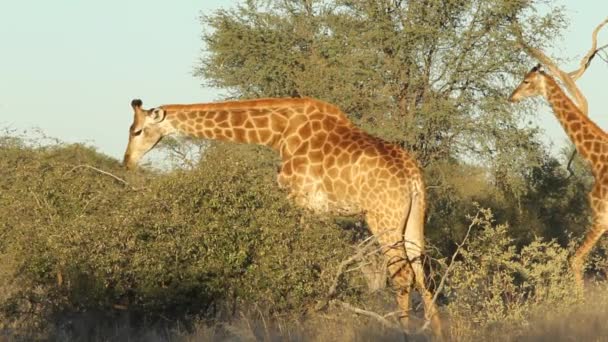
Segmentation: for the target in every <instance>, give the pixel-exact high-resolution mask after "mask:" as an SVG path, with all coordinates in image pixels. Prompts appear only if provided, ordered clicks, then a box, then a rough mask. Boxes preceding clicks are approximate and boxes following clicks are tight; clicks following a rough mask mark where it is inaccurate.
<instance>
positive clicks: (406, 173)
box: [124, 98, 441, 336]
mask: <svg viewBox="0 0 608 342" xmlns="http://www.w3.org/2000/svg"><path fill="white" fill-rule="evenodd" d="M131 106H132V108H133V110H134V121H133V124H132V125H131V127H130V129H129V143H128V145H127V149H126V151H125V156H124V164H125V166H126V167H127V168H128V169H132V168H134V167H135V166H136V165H137V163H138V161H139V160H140V158H141V157H142V156H143V155H144V154H145V153H146V152H148V151H149V150H151V149H152V148H153V147H154V146H155V145H156V144H157V143H158V141H159V140H160V139H161V138H162V137H164V136H167V135H170V134H184V135H188V136H193V137H198V138H206V139H216V140H223V141H232V142H238V143H250V144H260V145H265V146H268V147H270V148H272V149H273V150H275V151H277V152H278V154H279V156H280V158H281V166H280V170H279V173H278V176H277V182H278V184H279V186H280V187H282V188H285V189H287V191H288V192H289V197H291V198H293V200H294V201H295V202H296V204H298V205H300V206H302V207H305V208H308V209H310V210H311V211H313V212H315V213H336V214H347V215H357V214H362V215H364V217H365V220H366V221H367V224H368V226H369V229H370V231H371V233H372V234H374V236H375V237H376V238H377V240H378V241H379V243H380V245H381V250H382V252H383V253H384V255H385V258H387V261H388V270H389V273H390V274H389V275H390V278H391V281H392V284H393V287H394V288H395V290H396V292H397V295H396V297H397V304H398V305H399V307H400V310H401V311H402V316H401V321H402V323H403V324H404V325H406V326H407V317H408V315H409V309H410V308H409V306H410V303H409V301H410V298H409V297H410V291H411V289H413V288H414V287H415V288H417V289H418V291H419V292H420V294H421V296H422V299H423V302H424V304H425V317H426V319H427V322H430V324H431V328H432V329H433V331H434V333H435V334H437V335H439V336H440V334H441V327H440V320H439V315H438V311H437V308H436V305H435V303H434V301H433V299H432V295H431V292H430V291H429V290H428V289H427V288H426V285H425V277H424V270H423V266H422V262H421V256H422V253H423V250H424V216H425V207H426V197H425V196H426V193H425V185H424V181H423V178H422V172H421V169H420V167H419V166H418V164H417V162H416V160H415V159H414V158H413V157H412V156H411V155H410V154H409V153H408V152H406V151H405V150H403V149H402V148H400V147H399V146H397V145H394V144H390V143H388V142H385V141H383V140H381V139H378V138H375V137H373V136H371V135H369V134H367V133H366V132H364V131H363V130H361V129H359V128H357V127H356V126H354V125H353V124H352V122H351V121H350V120H349V119H348V118H347V117H346V115H345V114H344V113H343V112H342V111H341V110H340V109H339V108H338V107H336V106H334V105H332V104H330V103H327V102H323V101H319V100H316V99H312V98H288V99H280V98H268V99H257V100H243V101H227V102H217V103H207V104H188V105H163V106H159V107H156V108H152V109H147V110H146V109H143V108H142V102H141V100H133V101H132V102H131Z"/></svg>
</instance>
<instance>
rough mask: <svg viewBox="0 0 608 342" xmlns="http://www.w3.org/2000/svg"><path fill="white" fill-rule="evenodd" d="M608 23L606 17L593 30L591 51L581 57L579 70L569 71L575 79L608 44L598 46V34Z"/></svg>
mask: <svg viewBox="0 0 608 342" xmlns="http://www.w3.org/2000/svg"><path fill="white" fill-rule="evenodd" d="M607 23H608V17H607V18H606V19H604V21H602V22H601V23H600V24H599V25H597V26H596V27H595V29H594V30H593V33H592V35H591V48H590V49H589V51H588V52H587V54H586V55H585V57H583V59H581V62H580V68H578V69H577V70H574V71H571V72H569V73H568V75H569V76H570V77H571V78H572V79H573V80H574V81H576V80H577V79H579V77H581V76H582V75H583V73H584V72H585V70H587V68H588V67H589V64H590V63H591V60H592V59H593V57H595V55H596V54H597V53H598V52H599V51H600V50H602V49H603V48H605V47H606V46H608V45H604V46H602V47H600V48H599V49H598V48H597V34H598V33H599V32H600V30H601V29H602V27H603V26H604V25H606V24H607Z"/></svg>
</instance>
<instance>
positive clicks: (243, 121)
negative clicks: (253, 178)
mask: <svg viewBox="0 0 608 342" xmlns="http://www.w3.org/2000/svg"><path fill="white" fill-rule="evenodd" d="M294 102H295V104H294ZM161 107H162V108H163V109H164V110H165V111H166V113H167V116H166V119H167V120H168V121H169V123H170V124H171V125H172V127H173V128H174V129H175V130H176V131H177V133H181V134H185V135H188V136H194V137H198V138H205V139H214V140H223V141H232V142H240V143H251V144H261V145H266V146H270V147H272V148H274V149H278V148H279V144H280V142H281V140H282V138H283V132H284V131H285V128H286V127H287V123H288V120H289V117H290V116H293V114H294V113H296V112H298V111H300V110H301V109H300V108H299V107H300V106H298V101H293V100H281V99H267V100H253V101H230V102H223V103H222V102H220V103H209V104H192V105H164V106H161Z"/></svg>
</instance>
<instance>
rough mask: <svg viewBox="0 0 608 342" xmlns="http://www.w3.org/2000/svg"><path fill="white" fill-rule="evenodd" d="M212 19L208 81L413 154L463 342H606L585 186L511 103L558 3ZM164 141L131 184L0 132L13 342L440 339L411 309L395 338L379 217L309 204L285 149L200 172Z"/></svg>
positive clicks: (433, 272)
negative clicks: (584, 259) (332, 109)
mask: <svg viewBox="0 0 608 342" xmlns="http://www.w3.org/2000/svg"><path fill="white" fill-rule="evenodd" d="M547 3H548V4H547ZM201 20H202V23H203V26H204V28H205V31H204V33H203V37H202V38H203V41H204V43H205V54H204V55H203V56H202V58H201V60H200V65H199V66H198V67H197V70H196V74H197V76H200V77H202V78H204V80H205V82H206V83H208V84H209V85H212V86H215V87H218V88H221V89H223V90H225V91H227V92H228V95H227V96H228V97H230V98H257V97H281V96H311V97H317V98H320V99H322V100H325V101H329V102H332V103H335V104H336V105H338V106H340V107H341V108H342V109H343V110H344V111H345V112H346V113H347V114H348V115H349V118H350V119H351V120H352V121H353V122H354V123H355V124H357V125H358V126H360V127H362V128H364V129H365V130H367V131H369V132H371V133H373V134H374V135H376V136H379V137H382V138H384V139H386V140H389V141H391V142H394V143H396V144H399V145H401V146H403V147H404V148H406V149H408V150H410V151H412V153H414V154H415V155H416V157H417V159H418V160H419V161H420V162H421V164H422V166H423V168H424V172H425V178H426V182H427V191H428V212H427V222H426V225H425V229H426V237H427V240H428V245H427V252H426V260H425V267H426V271H427V274H428V277H429V281H428V284H430V286H431V287H432V290H433V291H434V292H435V293H437V294H438V295H437V302H438V304H439V309H440V312H441V315H442V318H443V321H444V322H445V323H444V324H445V326H444V328H445V332H444V335H445V336H446V338H447V339H448V340H454V341H483V340H487V341H515V340H516V341H544V340H547V341H549V340H550V341H560V340H562V341H566V340H568V341H571V340H602V339H604V338H605V336H607V335H608V328H606V325H605V324H604V322H605V320H606V317H608V315H607V314H608V312H607V311H608V309H606V308H608V305H606V304H608V288H606V287H607V286H606V283H605V281H604V280H605V276H606V270H607V267H608V257H607V253H608V251H607V245H606V243H605V242H603V243H600V245H599V246H598V247H597V248H596V249H595V250H594V252H593V254H592V256H591V258H590V261H589V263H588V265H587V270H586V279H587V288H586V290H585V292H584V293H583V292H581V291H577V290H575V288H574V281H573V279H572V274H571V273H570V270H569V267H568V257H569V256H570V255H571V254H572V252H573V250H574V248H575V246H576V244H577V243H578V242H579V240H580V239H581V237H582V234H583V232H584V231H585V230H586V228H587V227H588V224H589V210H588V206H587V202H586V197H585V196H586V195H585V194H586V192H587V191H588V189H589V188H590V185H591V184H590V183H591V180H592V179H591V178H590V174H589V172H588V170H587V169H586V167H585V165H584V164H583V163H582V162H581V161H580V160H579V159H577V158H575V159H574V163H573V164H572V166H571V168H570V169H568V168H567V167H566V165H567V155H569V152H570V151H564V152H563V155H560V156H554V155H552V154H550V153H549V152H548V151H549V149H548V148H547V147H546V146H545V145H544V144H543V143H541V134H542V132H541V131H540V130H539V129H538V128H537V127H536V123H537V122H538V121H536V119H535V118H534V117H533V114H536V113H537V112H538V107H537V106H536V104H534V103H527V104H524V105H520V106H518V107H514V106H511V105H509V104H507V103H506V98H507V95H508V93H509V92H510V91H511V90H512V87H513V85H514V84H515V81H514V80H515V79H519V78H520V77H521V75H522V74H523V72H524V70H527V69H529V68H530V66H531V65H532V64H533V62H532V61H531V60H530V59H528V58H527V57H526V56H525V55H524V54H523V53H521V48H520V47H518V46H517V44H515V43H514V39H513V36H512V30H511V29H512V28H513V27H514V26H517V28H518V29H521V30H522V31H523V32H524V33H525V36H526V38H527V39H529V40H530V42H531V43H532V44H533V45H534V46H538V47H544V45H545V44H550V43H551V42H552V41H553V39H554V38H555V37H558V36H559V32H560V30H561V29H563V28H564V27H565V18H564V16H563V11H562V10H561V9H560V8H557V7H555V6H554V5H552V3H551V2H546V1H525V2H523V1H519V0H492V1H485V0H463V1H443V0H431V1H366V0H356V1H304V0H303V1H299V0H289V1H254V0H251V1H246V2H243V3H242V4H241V5H239V6H238V7H237V8H235V9H226V10H221V11H218V12H215V13H205V14H203V16H202V18H201ZM167 67H170V66H167ZM126 96H128V95H126ZM144 101H146V103H150V102H152V103H154V101H156V99H144ZM124 130H126V127H124V128H118V127H117V131H120V132H123V131H124ZM125 140H126V139H125ZM125 143H126V141H125ZM163 144H164V151H165V155H163V157H162V159H163V160H170V161H174V162H175V163H174V164H172V165H171V167H166V168H163V169H156V168H153V167H144V168H142V169H140V170H137V171H134V172H127V171H125V170H124V169H123V168H122V166H121V165H120V162H119V161H118V160H116V159H114V158H110V157H107V156H105V155H103V154H101V153H99V152H97V151H96V150H95V149H94V148H91V147H88V146H84V145H82V144H72V145H70V144H63V143H61V142H46V143H38V142H37V141H32V140H30V139H29V138H28V137H19V136H16V135H14V134H12V133H10V132H6V133H3V134H1V135H0V173H1V177H0V340H4V339H6V340H35V339H38V340H60V341H66V340H76V341H80V340H92V341H115V340H129V341H210V340H213V341H224V340H230V341H234V340H237V341H252V340H262V341H279V340H287V341H307V340H315V341H338V340H339V341H382V340H390V341H395V340H405V339H406V338H407V339H408V340H415V341H418V340H420V341H425V340H430V339H432V337H431V334H430V333H429V331H428V330H426V329H423V328H424V322H423V320H422V316H421V313H420V311H421V308H420V305H419V301H418V300H417V299H416V298H414V305H413V308H414V312H413V313H412V321H413V322H412V327H411V330H410V331H409V332H408V333H407V336H406V335H404V333H403V331H401V329H400V328H398V326H397V317H396V305H395V303H394V294H393V293H392V292H391V290H390V287H388V286H387V279H386V276H385V265H384V262H383V260H382V258H381V256H380V255H378V253H377V252H376V250H377V245H376V244H375V241H373V239H371V238H370V236H369V233H368V232H367V230H366V227H365V224H364V223H363V222H362V220H360V218H357V217H347V218H338V217H319V216H315V215H311V214H310V213H308V212H306V211H305V210H302V209H299V208H297V207H295V206H294V205H293V203H291V202H290V201H289V199H287V198H286V193H284V192H283V191H281V190H279V189H278V187H277V186H276V182H275V177H276V170H277V166H278V160H277V157H276V155H275V154H273V153H272V152H271V151H268V150H266V149H264V148H261V147H255V146H243V145H228V144H220V143H212V144H211V145H209V146H208V147H205V149H204V153H203V154H202V157H201V158H200V159H199V158H198V157H196V158H192V155H189V154H187V153H186V154H184V153H182V150H181V149H182V148H183V145H182V144H181V143H180V142H176V141H173V140H169V141H164V142H163ZM567 152H568V153H567ZM194 155H197V154H194ZM184 156H189V157H188V158H184ZM346 261H349V262H346Z"/></svg>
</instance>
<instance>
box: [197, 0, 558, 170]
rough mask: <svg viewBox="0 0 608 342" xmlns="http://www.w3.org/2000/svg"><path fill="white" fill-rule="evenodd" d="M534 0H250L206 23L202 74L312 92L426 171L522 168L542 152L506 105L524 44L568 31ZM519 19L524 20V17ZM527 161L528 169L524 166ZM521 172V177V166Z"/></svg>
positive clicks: (247, 93)
mask: <svg viewBox="0 0 608 342" xmlns="http://www.w3.org/2000/svg"><path fill="white" fill-rule="evenodd" d="M544 5H546V4H545V1H540V0H532V1H522V0H489V1H487V0H449V1H446V0H415V1H412V0H410V1H406V0H380V1H378V0H333V1H332V0H266V1H256V0H248V1H245V2H244V3H241V4H240V5H238V6H237V7H236V8H235V9H228V10H219V11H216V12H214V13H211V14H205V15H203V16H202V22H203V25H204V26H205V27H206V31H205V33H204V34H203V41H204V43H205V44H206V49H207V52H206V53H205V54H204V55H203V57H202V58H201V62H200V65H199V67H198V68H197V71H196V74H197V75H198V76H201V77H203V78H204V79H205V80H206V81H207V83H208V84H209V85H211V86H215V87H220V88H224V89H228V90H229V91H230V96H231V97H233V98H243V97H247V98H252V97H277V96H310V97H316V98H320V99H323V100H326V101H329V102H332V103H335V104H337V105H339V106H340V107H341V108H342V109H343V110H344V111H345V112H346V113H348V115H349V116H350V118H351V119H352V120H353V121H355V122H356V123H357V124H358V125H360V126H361V127H363V128H365V129H367V130H369V131H371V132H372V133H374V134H376V135H379V136H381V137H383V138H385V139H387V140H390V141H393V142H397V143H400V144H402V145H403V146H404V147H406V148H409V149H410V150H413V151H415V153H417V156H418V159H419V160H420V161H421V162H422V164H423V165H428V164H429V163H432V162H433V161H435V160H438V159H442V160H445V159H446V158H447V159H449V158H454V159H462V157H463V156H467V158H469V160H471V159H470V158H481V159H485V160H492V161H493V162H494V164H496V165H497V166H499V164H504V163H508V164H511V165H512V164H513V163H514V160H513V159H514V157H513V156H524V158H523V159H522V160H520V164H522V163H525V162H527V158H525V156H528V155H529V152H530V151H535V150H536V149H537V147H538V146H537V145H538V144H534V143H533V142H534V140H535V139H536V138H535V134H536V131H535V130H534V129H531V128H522V119H523V118H524V116H523V114H525V112H518V113H514V109H513V108H512V107H510V106H508V105H507V104H506V101H505V98H506V96H507V93H508V92H509V90H510V88H511V87H512V85H513V83H512V82H511V81H510V79H511V78H510V77H511V75H513V74H518V75H520V74H521V73H523V71H524V69H527V68H529V66H530V63H528V60H526V59H525V58H526V57H525V55H524V54H521V53H520V47H519V46H518V45H517V44H515V43H514V37H513V34H512V28H513V26H514V25H520V24H518V23H520V22H523V23H525V24H524V25H525V26H526V27H525V28H524V30H525V31H526V32H529V33H530V36H531V37H536V38H537V42H542V41H550V39H549V37H553V36H555V34H556V32H558V31H559V29H560V28H561V27H562V26H563V18H562V15H561V11H560V10H559V9H556V8H551V6H550V5H547V6H548V8H549V9H550V10H549V11H546V13H547V14H544V15H539V14H536V10H537V9H538V8H539V7H540V6H544ZM514 19H518V20H514ZM516 164H517V163H516ZM510 169H513V167H511V168H510Z"/></svg>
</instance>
